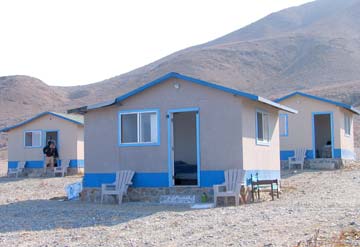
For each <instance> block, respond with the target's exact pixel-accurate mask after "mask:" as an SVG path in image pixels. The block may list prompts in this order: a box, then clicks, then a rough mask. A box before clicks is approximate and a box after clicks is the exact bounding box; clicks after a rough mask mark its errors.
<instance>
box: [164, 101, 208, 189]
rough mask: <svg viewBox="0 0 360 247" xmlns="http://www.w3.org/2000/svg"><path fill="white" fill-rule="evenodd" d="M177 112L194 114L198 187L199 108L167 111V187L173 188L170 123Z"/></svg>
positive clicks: (199, 164) (171, 131)
mask: <svg viewBox="0 0 360 247" xmlns="http://www.w3.org/2000/svg"><path fill="white" fill-rule="evenodd" d="M177 112H196V155H197V157H196V162H197V186H200V184H201V183H200V180H201V176H200V170H201V167H200V166H201V156H200V155H201V154H200V116H199V114H200V108H199V107H190V108H179V109H170V110H168V113H167V115H168V116H169V117H168V121H167V123H168V177H169V186H170V187H171V186H174V180H173V176H174V169H173V168H174V160H173V155H172V154H173V151H172V147H171V143H172V139H171V137H172V133H173V129H172V128H173V124H172V123H171V117H172V114H174V113H177Z"/></svg>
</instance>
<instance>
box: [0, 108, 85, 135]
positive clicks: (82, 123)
mask: <svg viewBox="0 0 360 247" xmlns="http://www.w3.org/2000/svg"><path fill="white" fill-rule="evenodd" d="M48 114H49V115H53V116H55V117H58V118H61V119H64V120H66V121H69V122H72V123H75V124H79V125H82V126H83V125H84V122H79V121H75V120H73V119H71V118H67V117H65V116H62V115H60V114H58V113H56V112H49V111H47V112H43V113H40V114H38V115H36V116H34V117H32V118H29V119H28V120H25V121H23V122H20V123H18V124H16V125H13V126H10V127H7V128H3V129H0V132H8V131H9V130H12V129H15V128H18V127H20V126H22V125H25V124H27V123H30V122H31V121H34V120H35V119H38V118H40V117H42V116H45V115H48Z"/></svg>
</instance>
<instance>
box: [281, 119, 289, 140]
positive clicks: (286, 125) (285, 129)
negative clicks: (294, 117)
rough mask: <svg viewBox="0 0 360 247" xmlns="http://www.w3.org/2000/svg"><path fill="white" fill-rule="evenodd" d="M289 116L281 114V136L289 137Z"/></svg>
mask: <svg viewBox="0 0 360 247" xmlns="http://www.w3.org/2000/svg"><path fill="white" fill-rule="evenodd" d="M288 121H289V120H288V115H287V114H280V115H279V129H280V130H279V131H280V136H288V134H289V129H288V128H289V123H288Z"/></svg>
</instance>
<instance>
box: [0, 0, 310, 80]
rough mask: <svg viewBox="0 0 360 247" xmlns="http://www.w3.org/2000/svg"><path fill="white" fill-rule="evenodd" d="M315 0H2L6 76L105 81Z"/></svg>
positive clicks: (0, 41) (0, 57) (1, 53)
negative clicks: (278, 12) (279, 11)
mask: <svg viewBox="0 0 360 247" xmlns="http://www.w3.org/2000/svg"><path fill="white" fill-rule="evenodd" d="M305 2H310V0H222V1H221V0H218V1H212V0H178V1H171V0H151V1H149V0H142V1H139V0H127V1H121V0H114V1H112V0H103V1H100V0H98V1H91V0H61V1H60V0H59V1H55V0H51V1H49V0H31V1H30V0H23V1H18V0H0V11H1V14H0V32H1V35H0V76H4V75H15V74H21V75H31V76H34V77H37V78H39V79H41V80H43V81H44V82H46V83H48V84H51V85H64V86H67V85H78V84H87V83H92V82H97V81H101V80H104V79H107V78H109V77H112V76H116V75H119V74H122V73H124V72H127V71H130V70H132V69H135V68H137V67H140V66H143V65H146V64H148V63H150V62H152V61H154V60H157V59H159V58H161V57H163V56H166V55H168V54H170V53H172V52H175V51H177V50H180V49H183V48H187V47H189V46H193V45H196V44H200V43H204V42H207V41H210V40H212V39H215V38H217V37H220V36H223V35H225V34H227V33H229V32H232V31H235V30H236V29H239V28H241V27H243V26H245V25H247V24H250V23H251V22H254V21H256V20H258V19H260V18H261V17H264V16H266V15H267V14H270V13H271V12H275V11H278V10H281V9H283V8H287V7H291V6H296V5H300V4H302V3H305Z"/></svg>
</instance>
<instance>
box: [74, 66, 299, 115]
mask: <svg viewBox="0 0 360 247" xmlns="http://www.w3.org/2000/svg"><path fill="white" fill-rule="evenodd" d="M170 78H177V79H181V80H184V81H188V82H192V83H195V84H198V85H202V86H206V87H210V88H213V89H217V90H220V91H223V92H226V93H230V94H232V95H237V96H242V97H245V98H248V99H250V100H254V101H258V102H261V103H263V104H267V105H270V106H272V107H275V108H278V109H281V110H284V111H287V112H291V113H297V111H296V110H294V109H291V108H289V107H287V106H283V105H281V104H278V103H276V102H273V101H271V100H268V99H265V98H262V97H259V96H257V95H254V94H250V93H245V92H242V91H239V90H235V89H232V88H228V87H224V86H220V85H217V84H214V83H211V82H208V81H203V80H200V79H196V78H193V77H190V76H186V75H182V74H179V73H176V72H170V73H168V74H165V75H164V76H162V77H159V78H157V79H155V80H153V81H151V82H149V83H147V84H145V85H143V86H141V87H139V88H137V89H135V90H133V91H130V92H129V93H127V94H124V95H122V96H119V97H117V98H116V99H115V100H114V101H107V102H104V103H99V104H95V105H91V106H86V107H82V108H78V109H74V110H78V111H83V110H84V109H83V108H86V110H94V109H98V108H102V107H107V106H111V105H114V104H116V103H119V102H122V101H123V100H125V99H127V98H129V97H131V96H134V95H136V94H138V93H141V92H143V91H144V90H146V89H148V88H150V87H153V86H155V85H158V84H160V83H162V82H164V81H166V80H168V79H170Z"/></svg>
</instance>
